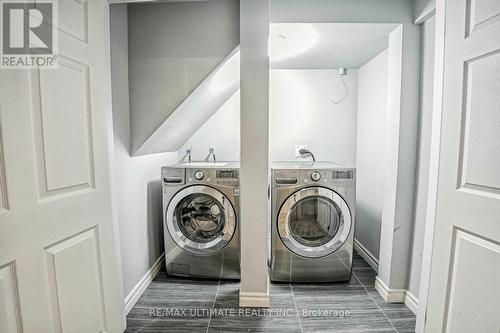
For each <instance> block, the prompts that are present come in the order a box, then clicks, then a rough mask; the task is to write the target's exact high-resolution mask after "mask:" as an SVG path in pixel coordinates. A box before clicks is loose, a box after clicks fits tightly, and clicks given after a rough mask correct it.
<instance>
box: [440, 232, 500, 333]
mask: <svg viewBox="0 0 500 333" xmlns="http://www.w3.org/2000/svg"><path fill="white" fill-rule="evenodd" d="M453 235H454V238H453V243H454V246H453V248H452V253H451V255H452V257H453V264H452V270H451V282H450V291H451V294H450V301H449V308H448V318H447V321H448V331H449V332H474V331H477V328H479V327H481V332H497V331H498V329H499V325H498V320H497V321H495V320H486V321H485V320H484V318H495V317H498V307H490V306H488V304H498V300H499V299H500V289H499V288H496V287H493V288H492V286H495V285H497V284H498V277H499V276H500V265H496V266H493V267H490V265H491V264H492V263H495V262H497V263H498V262H500V245H499V244H497V243H495V242H493V241H491V240H488V239H484V238H481V237H478V236H475V235H472V234H470V233H468V232H466V231H462V230H459V229H455V230H454V234H453ZM472 272H482V273H485V272H488V273H489V274H471V273H472ZM478 311H480V313H481V316H476V313H478Z"/></svg>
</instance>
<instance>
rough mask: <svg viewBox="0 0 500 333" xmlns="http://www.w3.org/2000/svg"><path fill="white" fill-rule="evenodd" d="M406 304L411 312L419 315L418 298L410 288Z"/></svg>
mask: <svg viewBox="0 0 500 333" xmlns="http://www.w3.org/2000/svg"><path fill="white" fill-rule="evenodd" d="M405 305H406V306H407V307H408V309H410V310H411V312H413V314H414V315H417V312H418V298H417V297H416V296H415V295H413V294H412V293H411V292H409V291H408V290H407V291H406V293H405Z"/></svg>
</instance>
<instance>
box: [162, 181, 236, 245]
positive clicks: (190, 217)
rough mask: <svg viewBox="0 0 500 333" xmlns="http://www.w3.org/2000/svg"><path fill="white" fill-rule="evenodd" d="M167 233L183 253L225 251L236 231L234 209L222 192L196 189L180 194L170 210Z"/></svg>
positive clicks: (199, 186)
mask: <svg viewBox="0 0 500 333" xmlns="http://www.w3.org/2000/svg"><path fill="white" fill-rule="evenodd" d="M166 221H167V222H166V223H167V229H168V232H169V234H170V236H171V237H172V239H173V240H174V241H175V242H176V243H177V245H178V246H179V247H181V248H182V249H184V250H186V251H188V252H191V253H194V254H199V255H209V254H213V253H216V252H218V251H220V250H222V249H223V248H224V247H225V246H226V245H227V244H228V243H229V241H230V240H231V238H232V237H233V235H234V232H235V229H236V217H235V212H234V208H233V206H232V204H231V202H230V201H229V199H228V198H227V197H226V196H225V195H224V194H222V193H221V192H220V191H218V190H216V189H214V188H212V187H208V186H203V185H195V186H190V187H186V188H184V189H182V190H181V191H179V192H177V193H176V194H175V195H174V197H173V198H172V200H170V203H169V204H168V207H167V212H166Z"/></svg>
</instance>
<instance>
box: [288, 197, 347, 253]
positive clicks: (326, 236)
mask: <svg viewBox="0 0 500 333" xmlns="http://www.w3.org/2000/svg"><path fill="white" fill-rule="evenodd" d="M350 230H351V213H350V211H349V207H348V206H347V203H346V202H345V201H344V199H342V197H341V196H340V195H338V194H337V193H336V192H335V191H332V190H329V189H326V188H323V187H308V188H303V189H301V190H299V191H297V192H295V193H293V194H292V195H291V196H289V197H288V198H287V199H286V201H285V202H284V203H283V205H282V206H281V209H280V211H279V213H278V232H279V235H280V237H281V240H282V241H283V243H284V244H285V245H286V247H288V249H289V250H290V251H292V252H294V253H295V254H298V255H300V256H303V257H307V258H319V257H324V256H326V255H329V254H331V253H333V252H335V251H336V250H337V249H338V248H339V247H340V246H342V244H344V242H345V241H346V239H347V237H348V235H349V231H350Z"/></svg>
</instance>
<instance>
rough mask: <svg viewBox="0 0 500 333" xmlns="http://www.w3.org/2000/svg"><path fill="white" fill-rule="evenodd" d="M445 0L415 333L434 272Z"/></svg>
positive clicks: (440, 5)
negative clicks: (432, 266) (432, 267)
mask: <svg viewBox="0 0 500 333" xmlns="http://www.w3.org/2000/svg"><path fill="white" fill-rule="evenodd" d="M445 5H446V4H445V0H437V2H436V31H435V59H434V89H433V90H434V91H433V107H432V113H433V114H432V134H431V145H430V146H431V148H430V166H429V188H428V195H427V213H426V214H427V216H426V222H425V234H424V249H423V257H422V271H421V274H420V288H419V292H418V295H419V296H418V297H419V302H418V304H419V307H418V312H417V323H416V328H415V331H416V332H417V333H421V332H424V328H425V317H426V311H427V299H428V292H429V279H430V271H431V257H432V243H433V238H434V223H435V218H436V203H437V189H438V174H439V158H440V153H439V152H440V149H441V119H442V113H443V109H442V106H443V75H444V38H445Z"/></svg>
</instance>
